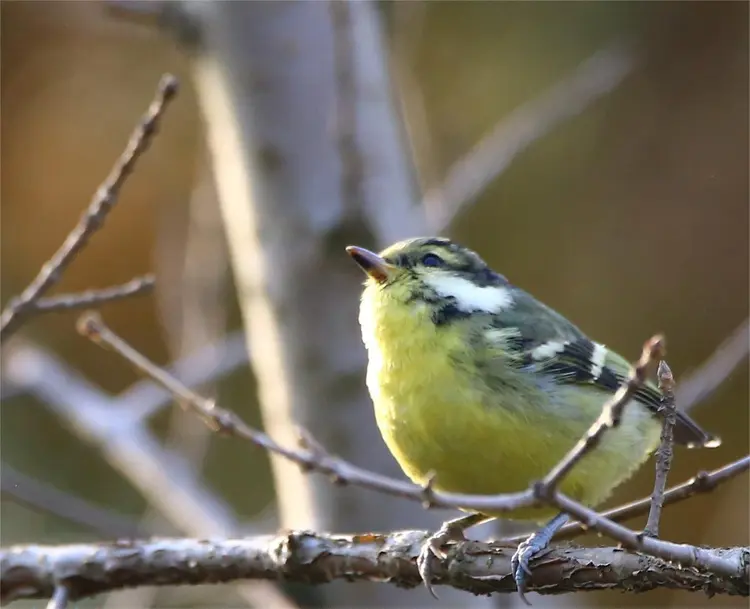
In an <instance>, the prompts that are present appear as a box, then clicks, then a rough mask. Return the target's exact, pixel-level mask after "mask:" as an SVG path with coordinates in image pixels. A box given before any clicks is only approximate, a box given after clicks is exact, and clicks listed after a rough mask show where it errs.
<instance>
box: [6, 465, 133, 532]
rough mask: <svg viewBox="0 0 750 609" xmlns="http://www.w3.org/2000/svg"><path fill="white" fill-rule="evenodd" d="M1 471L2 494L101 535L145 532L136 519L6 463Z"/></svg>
mask: <svg viewBox="0 0 750 609" xmlns="http://www.w3.org/2000/svg"><path fill="white" fill-rule="evenodd" d="M0 470H1V471H2V473H3V475H2V479H0V484H1V486H0V488H2V492H3V494H5V495H8V496H10V497H12V498H13V499H14V500H15V501H17V502H19V503H22V504H26V505H29V506H31V507H32V508H35V509H39V510H44V511H45V512H48V513H50V514H54V515H55V516H59V517H60V518H64V519H65V520H69V521H70V522H75V523H76V524H78V525H81V526H83V527H87V528H89V529H93V530H95V531H97V532H98V533H99V535H102V536H103V537H111V538H118V537H130V538H134V537H143V536H144V535H146V531H145V530H144V529H143V527H140V526H138V523H137V522H135V521H132V520H130V519H129V518H127V517H125V516H122V515H120V514H117V513H115V512H113V511H111V510H107V509H104V508H101V507H99V506H97V505H94V504H93V503H90V502H88V501H86V500H85V499H81V498H80V497H76V496H74V495H71V494H69V493H66V492H65V491H62V490H60V489H58V488H55V487H54V486H51V485H49V484H46V483H44V482H41V481H39V480H36V479H35V478H32V477H31V476H27V475H26V474H22V473H21V472H19V471H17V470H16V469H14V468H13V467H11V466H10V465H8V464H7V463H5V462H2V463H0Z"/></svg>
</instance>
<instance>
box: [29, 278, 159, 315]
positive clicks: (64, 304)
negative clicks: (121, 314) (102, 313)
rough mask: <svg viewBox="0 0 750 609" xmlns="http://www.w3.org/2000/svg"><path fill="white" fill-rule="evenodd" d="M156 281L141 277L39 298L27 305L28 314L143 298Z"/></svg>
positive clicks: (84, 307)
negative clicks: (111, 284) (119, 283)
mask: <svg viewBox="0 0 750 609" xmlns="http://www.w3.org/2000/svg"><path fill="white" fill-rule="evenodd" d="M155 284H156V280H155V279H154V276H153V275H143V276H142V277H136V278H134V279H131V280H130V281H128V282H127V283H123V284H121V285H115V286H111V287H108V288H102V289H94V290H86V291H85V292H77V293H75V294H60V295H59V296H50V297H49V298H40V299H39V300H36V301H32V302H31V303H30V304H29V312H31V311H34V312H35V313H50V312H52V311H69V310H71V309H86V308H88V307H93V306H101V305H103V304H106V303H108V302H112V301H115V300H122V299H123V298H130V297H131V296H143V295H145V294H150V293H151V292H153V290H154V285H155Z"/></svg>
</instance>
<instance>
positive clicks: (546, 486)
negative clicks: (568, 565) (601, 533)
mask: <svg viewBox="0 0 750 609" xmlns="http://www.w3.org/2000/svg"><path fill="white" fill-rule="evenodd" d="M663 353H664V337H662V336H659V335H657V336H654V337H653V338H651V339H650V340H649V341H647V342H646V344H645V345H644V346H643V353H642V354H641V358H640V360H639V361H638V363H637V364H636V366H635V368H633V370H632V372H631V373H630V376H629V377H628V380H627V381H626V382H625V383H624V384H622V385H621V386H620V388H619V389H618V390H617V392H616V393H615V394H614V395H613V396H612V398H611V399H610V400H609V401H608V402H607V403H605V404H604V406H603V407H602V413H601V415H599V418H598V419H597V420H596V421H595V422H594V424H593V425H592V426H591V427H590V428H589V430H588V431H587V432H586V435H584V437H583V438H581V440H580V441H579V442H578V443H577V444H576V445H575V446H574V447H573V448H572V449H571V450H570V452H568V454H567V455H565V457H564V458H563V459H562V460H561V461H560V462H559V463H558V464H557V465H556V466H555V467H554V468H553V469H552V471H550V473H549V474H547V476H546V477H545V478H544V480H543V481H542V482H541V483H540V484H539V485H537V491H538V492H542V493H545V492H548V491H550V490H552V489H555V488H556V487H557V485H558V484H559V483H560V481H561V480H562V479H563V478H564V477H565V476H566V475H567V474H568V472H570V470H571V469H572V468H573V466H575V464H576V463H578V461H580V460H581V459H582V458H583V457H584V456H585V455H586V454H587V453H589V452H591V451H592V450H593V449H594V448H595V447H596V446H597V445H598V444H599V441H600V440H601V437H602V435H603V434H604V432H606V431H607V429H610V428H612V427H617V426H618V425H619V424H620V419H621V417H622V413H623V411H624V409H625V406H626V405H627V403H628V402H629V401H630V400H631V399H632V398H633V396H634V395H635V394H636V392H637V391H638V390H639V389H640V388H641V387H642V386H643V383H644V382H645V381H646V375H647V373H648V367H649V366H650V364H651V363H652V362H654V361H657V360H659V359H661V358H662V357H663Z"/></svg>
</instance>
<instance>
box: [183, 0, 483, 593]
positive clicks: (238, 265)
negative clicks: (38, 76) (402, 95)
mask: <svg viewBox="0 0 750 609" xmlns="http://www.w3.org/2000/svg"><path fill="white" fill-rule="evenodd" d="M188 10H191V11H195V13H194V14H195V15H196V17H197V20H198V28H199V30H200V36H201V39H202V44H201V51H200V52H199V53H198V55H197V57H196V60H195V71H194V74H195V81H196V87H197V89H198V93H199V98H200V103H201V107H202V111H203V116H204V120H205V122H206V129H207V137H208V140H209V146H210V149H211V152H212V155H213V164H214V170H215V176H216V181H217V185H218V191H219V195H220V199H221V206H222V213H223V216H224V222H225V225H226V230H227V236H228V241H229V248H230V255H231V258H232V265H233V269H234V274H235V279H236V284H237V288H238V292H239V299H240V306H241V309H242V313H243V318H244V322H245V327H246V329H247V334H248V345H249V349H250V353H251V359H252V365H253V369H254V372H255V374H256V376H257V380H258V385H259V388H260V400H261V404H262V410H263V419H264V423H265V426H266V429H267V430H268V431H269V433H270V434H271V435H272V436H273V437H275V438H276V439H277V440H279V441H281V442H282V443H285V444H293V443H295V441H296V432H295V425H301V426H303V427H305V428H306V429H308V430H310V431H311V432H312V434H313V436H315V437H316V438H317V439H318V440H319V441H321V443H323V444H324V445H325V446H326V447H327V448H328V449H330V450H331V451H332V452H334V453H336V454H339V455H341V456H343V457H345V458H347V459H350V460H352V461H354V462H356V463H358V464H361V465H365V466H367V467H369V468H372V469H374V470H376V471H379V472H382V473H388V474H391V475H401V474H400V473H399V472H398V469H397V467H396V464H395V462H394V461H393V460H392V458H391V457H390V456H389V455H388V454H387V452H386V449H385V446H384V444H383V442H382V440H381V438H380V437H379V434H378V432H377V429H376V427H375V422H374V418H373V415H372V406H371V402H370V399H369V397H368V395H367V392H366V389H365V384H364V369H365V364H366V356H365V350H364V348H363V346H362V343H361V340H360V333H359V327H358V324H357V309H358V298H359V293H360V289H361V287H360V286H361V280H362V277H361V276H360V273H359V271H358V270H357V269H356V268H355V266H354V265H353V264H352V263H351V262H350V260H348V257H347V256H346V254H345V253H344V249H343V248H344V246H346V245H347V244H350V243H359V244H363V245H365V246H378V245H383V244H384V243H385V242H388V241H392V240H394V239H396V238H398V237H403V236H406V235H408V234H411V233H414V232H420V231H421V230H424V225H423V224H422V221H421V216H420V215H419V213H418V212H416V211H415V207H414V204H413V201H414V199H415V197H414V194H415V193H413V192H412V188H413V186H412V179H411V175H410V165H409V162H408V159H407V158H406V155H405V153H404V148H403V145H402V141H401V129H400V125H399V121H398V119H397V116H396V114H395V112H394V109H393V105H392V103H391V99H390V90H389V83H388V78H387V72H386V68H385V65H386V60H385V55H384V50H383V48H382V46H381V45H382V43H381V40H380V27H379V22H378V15H377V13H376V12H375V7H374V6H373V5H371V4H370V3H366V2H354V3H348V2H335V3H328V2H295V3H292V2H284V3H276V2H237V3H233V2H222V3H203V4H201V5H199V8H198V9H197V10H196V8H195V5H191V7H190V8H189V9H188ZM272 466H273V472H274V478H275V481H276V490H277V495H278V501H279V509H280V516H281V522H282V525H283V526H284V527H294V528H312V529H316V530H337V531H368V530H385V529H393V528H396V527H406V526H417V527H425V528H434V527H436V526H437V525H438V524H439V522H440V521H441V520H443V519H444V518H445V516H446V514H445V513H442V514H432V513H427V512H425V511H423V510H422V509H421V507H420V506H419V505H416V504H414V503H409V502H406V501H400V500H395V499H391V498H387V497H384V496H379V495H373V494H372V493H368V492H367V491H364V490H362V489H355V488H343V489H342V488H338V487H335V486H334V485H332V484H331V482H330V481H328V480H325V479H321V478H320V477H317V476H309V475H307V474H304V473H302V472H301V471H300V470H299V468H297V467H296V466H294V465H292V464H290V463H288V462H286V461H284V460H282V459H278V458H272ZM238 484H248V485H250V484H251V482H250V481H238ZM323 592H324V594H325V595H326V604H328V605H336V606H343V605H345V606H364V605H366V606H370V607H373V606H387V605H400V606H405V605H409V606H419V605H420V604H421V605H424V606H426V605H428V604H430V605H432V604H434V601H432V599H430V597H429V596H428V595H427V594H426V592H425V591H424V590H412V591H403V590H396V589H393V588H391V587H389V586H384V585H378V584H372V585H357V586H345V585H344V586H342V585H332V586H328V587H326V588H325V590H323ZM443 594H444V596H445V597H446V598H445V602H448V603H449V604H451V603H452V604H455V603H457V602H460V603H461V605H462V606H467V607H469V606H474V607H478V606H489V601H488V600H487V599H474V598H472V597H469V596H467V595H465V594H461V595H458V593H456V592H453V591H450V592H449V591H445V592H444V593H443ZM459 599H460V601H459Z"/></svg>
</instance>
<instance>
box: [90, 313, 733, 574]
mask: <svg viewBox="0 0 750 609" xmlns="http://www.w3.org/2000/svg"><path fill="white" fill-rule="evenodd" d="M78 328H79V331H80V332H81V333H82V334H83V335H85V336H87V337H89V338H90V339H91V340H92V341H94V342H95V343H97V344H99V345H101V346H104V347H108V348H110V349H112V350H114V351H115V352H117V353H118V354H119V355H121V356H122V357H124V358H125V359H127V360H128V361H129V362H130V363H131V364H132V365H133V366H135V367H136V368H138V369H139V370H141V371H142V372H143V373H145V374H148V375H149V376H151V377H152V378H153V379H154V380H156V381H157V382H159V383H160V384H162V385H163V386H165V387H166V388H168V389H169V390H170V391H171V392H173V393H174V394H175V396H176V398H178V401H179V402H180V403H182V404H183V405H184V406H185V407H186V408H189V409H191V410H193V411H194V412H195V413H197V414H198V415H199V416H201V417H202V418H203V420H204V421H205V422H206V423H207V424H208V425H210V426H211V428H212V429H215V430H216V431H220V432H223V433H226V434H228V435H233V436H237V437H241V438H244V439H246V440H249V441H250V442H252V443H254V444H256V445H258V446H261V447H263V448H265V449H266V450H269V451H271V452H274V453H276V454H279V455H281V456H283V457H285V458H287V459H289V460H291V461H292V462H294V463H297V464H298V465H300V466H302V467H303V468H304V469H306V470H315V471H318V472H320V473H323V474H327V475H328V476H329V477H331V478H332V479H333V480H335V481H336V482H338V483H340V484H346V483H349V484H356V485H358V486H361V487H365V488H370V489H373V490H378V491H381V492H383V493H386V494H390V495H396V496H400V497H406V498H409V499H412V500H415V501H420V502H423V501H424V499H425V491H424V488H423V487H420V486H417V485H414V484H409V483H405V482H401V481H399V480H395V479H393V478H389V477H387V476H381V475H379V474H376V473H374V472H370V471H368V470H364V469H361V468H358V467H356V466H354V465H352V464H350V463H348V462H346V461H344V460H342V459H338V458H335V457H332V456H330V455H329V454H327V453H325V452H324V449H323V447H322V446H320V445H319V444H318V443H317V442H312V441H311V439H309V438H308V439H307V441H306V442H305V444H306V445H307V446H308V448H307V449H302V450H294V449H290V448H287V447H283V446H281V445H279V444H277V443H276V442H275V441H274V440H272V439H271V438H269V437H268V436H267V435H265V434H263V433H262V432H259V431H257V430H255V429H253V428H252V427H250V426H248V425H247V424H246V423H244V422H243V421H242V420H241V419H240V418H239V417H237V416H236V415H234V414H233V413H231V412H229V411H226V410H223V409H221V408H219V407H218V406H216V404H215V403H214V402H212V401H209V400H206V399H204V398H202V397H201V396H199V395H198V394H196V393H195V392H193V391H191V390H190V389H188V388H187V387H185V386H184V385H182V384H181V383H180V382H179V381H177V380H176V379H175V378H173V377H172V376H171V375H169V374H168V373H167V372H165V371H164V370H163V369H161V368H159V367H158V366H156V365H155V364H153V362H151V361H149V360H148V359H147V358H146V357H144V356H143V355H142V354H141V353H139V352H138V351H136V350H135V349H133V347H131V346H130V345H128V344H127V343H126V342H125V341H123V340H122V339H121V338H120V337H119V336H117V335H116V334H115V333H114V332H112V331H111V330H110V329H109V328H107V327H106V326H105V325H104V323H103V322H102V321H101V319H100V317H99V316H98V315H97V314H96V313H87V314H84V315H83V316H82V317H81V318H80V319H79V322H78ZM662 351H663V339H662V338H661V337H654V338H653V339H651V340H649V341H647V342H646V344H645V345H644V349H643V353H642V354H641V359H640V361H639V362H638V365H637V367H636V369H635V370H634V371H633V373H632V375H631V378H630V379H629V380H628V381H627V382H626V383H625V384H624V385H623V387H622V391H618V392H617V394H616V396H618V395H619V396H620V397H619V399H618V400H613V401H611V402H608V403H607V404H605V406H604V408H603V411H604V412H603V414H602V416H601V417H600V424H599V427H601V431H596V430H594V432H593V433H592V432H591V430H590V433H588V434H587V437H589V436H595V437H597V438H598V437H600V436H601V434H602V433H604V431H606V430H607V429H609V428H611V427H612V426H613V424H616V422H617V421H618V420H619V417H620V416H621V415H622V409H623V408H624V404H625V401H626V400H624V399H623V398H622V394H626V397H627V392H628V391H633V389H632V387H633V386H635V385H637V383H638V382H639V379H640V382H641V383H642V382H643V380H644V379H645V374H646V367H647V365H648V364H649V362H650V361H651V360H652V359H655V358H661V356H662ZM595 442H596V441H595ZM582 443H583V444H584V445H587V442H586V440H585V439H584V440H582ZM310 447H312V448H310ZM587 450H590V447H589V448H584V449H581V450H579V451H577V452H575V455H574V458H573V459H572V460H573V462H574V463H575V462H577V460H578V459H579V458H580V455H582V454H585V452H586V451H587ZM579 453H580V455H579ZM568 460H569V459H568V458H566V460H564V461H565V462H567V461H568ZM563 469H564V470H565V471H567V468H563ZM552 479H553V481H555V480H559V477H552ZM540 487H543V483H537V484H534V485H533V486H532V487H531V488H530V489H527V490H526V491H524V492H518V493H506V494H502V495H494V496H481V495H479V496H477V495H462V494H458V493H446V492H438V491H436V490H434V489H430V492H429V495H430V496H429V498H430V505H431V506H433V507H452V508H456V507H460V508H464V509H468V510H471V511H476V512H481V513H492V512H504V511H513V510H516V509H519V508H522V507H530V506H538V505H540V504H542V503H548V504H550V505H554V506H555V507H557V508H558V509H560V510H561V511H564V512H566V513H568V514H570V515H571V516H573V517H574V518H576V519H577V520H579V521H581V522H583V523H584V524H586V526H588V527H591V528H594V529H596V530H597V531H599V532H601V533H603V534H605V535H608V536H610V537H612V538H613V539H615V540H617V541H619V542H620V543H622V544H623V545H625V546H626V547H627V548H634V549H636V550H640V551H643V552H645V553H647V554H650V555H652V556H658V557H661V558H664V559H666V560H674V561H677V562H679V563H681V564H683V565H687V566H693V567H697V568H702V569H706V570H708V571H710V572H711V573H715V574H719V575H723V576H727V577H732V578H735V577H740V576H741V572H742V569H743V567H742V560H741V559H740V558H738V557H736V556H733V557H729V556H724V555H720V554H717V553H716V552H712V551H707V550H704V549H701V548H698V547H695V546H690V545H680V544H674V543H669V542H665V541H662V540H659V539H654V538H650V537H645V536H644V535H642V534H640V533H636V532H635V531H632V530H630V529H628V528H626V527H623V526H621V525H619V524H617V523H615V522H613V521H611V520H609V519H607V518H605V517H603V516H602V515H600V514H598V513H597V512H595V511H593V510H591V509H589V508H587V507H585V506H584V505H582V504H580V503H578V502H576V501H574V500H573V499H571V498H569V497H567V496H565V495H563V494H562V493H559V492H557V491H556V490H555V486H554V485H552V486H550V487H546V488H542V489H541V492H540Z"/></svg>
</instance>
